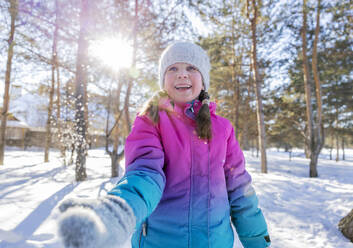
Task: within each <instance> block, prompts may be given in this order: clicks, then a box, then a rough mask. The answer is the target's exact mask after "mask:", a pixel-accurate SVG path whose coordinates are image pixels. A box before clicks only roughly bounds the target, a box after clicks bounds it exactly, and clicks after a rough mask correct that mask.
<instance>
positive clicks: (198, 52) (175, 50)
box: [159, 42, 211, 91]
mask: <svg viewBox="0 0 353 248" xmlns="http://www.w3.org/2000/svg"><path fill="white" fill-rule="evenodd" d="M175 63H187V64H190V65H193V66H195V67H196V68H197V69H198V70H199V72H200V73H201V75H202V79H203V84H204V87H205V90H206V91H207V90H208V89H209V86H210V69H211V65H210V59H209V57H208V55H207V53H206V51H205V50H203V49H202V48H201V47H200V46H198V45H196V44H194V43H191V42H176V43H174V44H172V45H170V46H168V47H167V48H166V49H165V50H164V52H163V53H162V55H161V59H160V61H159V85H160V87H161V89H163V86H164V75H165V72H166V70H167V68H168V67H169V66H171V65H173V64H175Z"/></svg>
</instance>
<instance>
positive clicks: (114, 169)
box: [106, 82, 124, 177]
mask: <svg viewBox="0 0 353 248" xmlns="http://www.w3.org/2000/svg"><path fill="white" fill-rule="evenodd" d="M122 85H123V84H122V83H121V82H120V83H119V86H118V89H117V92H116V94H117V95H116V101H117V104H116V107H115V110H114V116H115V123H114V126H113V127H112V129H111V130H110V131H109V133H107V135H106V136H107V143H108V139H109V137H110V134H111V133H114V136H113V140H114V143H113V151H112V152H110V151H109V150H108V149H109V148H108V147H107V148H106V149H107V151H108V154H109V155H110V158H111V161H112V165H111V177H118V176H119V162H120V160H121V158H122V157H123V155H124V153H123V152H122V153H120V154H118V148H119V136H120V133H119V128H118V126H119V122H120V120H121V117H122V114H123V111H124V110H120V94H121V89H122Z"/></svg>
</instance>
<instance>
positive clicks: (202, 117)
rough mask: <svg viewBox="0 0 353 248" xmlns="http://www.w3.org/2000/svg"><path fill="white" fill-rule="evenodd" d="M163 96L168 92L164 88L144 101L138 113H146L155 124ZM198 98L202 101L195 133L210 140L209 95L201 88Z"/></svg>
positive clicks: (157, 120) (166, 95)
mask: <svg viewBox="0 0 353 248" xmlns="http://www.w3.org/2000/svg"><path fill="white" fill-rule="evenodd" d="M164 97H168V93H167V92H166V91H165V90H160V91H158V92H157V93H156V94H154V95H153V96H152V97H151V98H150V99H149V100H148V101H147V102H146V104H145V105H144V107H143V108H142V110H141V113H140V115H148V116H149V117H150V119H151V120H152V122H153V123H154V124H157V123H158V122H159V111H160V110H161V108H160V104H159V103H160V100H161V99H162V98H164ZM198 99H199V101H201V102H202V106H201V108H200V110H199V112H198V114H197V116H196V133H197V135H198V136H199V137H200V138H201V139H207V140H211V138H212V126H211V116H210V109H209V106H208V104H209V99H210V97H209V95H208V93H207V92H206V91H205V90H201V93H200V95H199V97H198ZM164 110H167V109H164ZM167 111H168V110H167Z"/></svg>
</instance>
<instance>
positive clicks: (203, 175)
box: [109, 101, 270, 248]
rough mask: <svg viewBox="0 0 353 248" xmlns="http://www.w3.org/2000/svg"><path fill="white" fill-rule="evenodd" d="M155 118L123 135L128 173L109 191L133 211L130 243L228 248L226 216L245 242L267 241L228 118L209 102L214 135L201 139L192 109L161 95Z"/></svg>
mask: <svg viewBox="0 0 353 248" xmlns="http://www.w3.org/2000/svg"><path fill="white" fill-rule="evenodd" d="M163 104H164V108H165V109H167V110H162V111H160V112H159V116H160V120H159V122H158V123H157V124H154V123H152V121H151V120H150V119H149V117H147V116H146V115H143V116H141V115H139V116H137V117H136V120H135V122H134V125H133V128H132V131H131V133H130V135H129V136H128V138H127V140H126V145H125V163H126V172H125V175H124V176H123V177H122V179H121V180H120V181H119V182H118V184H117V185H116V187H115V188H114V189H112V190H111V191H110V192H109V194H112V195H117V196H120V197H122V198H124V199H125V200H126V201H127V202H128V203H129V205H130V206H131V207H132V209H133V210H134V213H135V216H136V231H135V233H134V235H133V237H132V241H131V242H132V247H133V248H137V247H144V248H159V247H161V248H162V247H163V248H166V247H168V248H196V247H197V248H198V247H200V248H201V247H202V248H205V247H215V248H220V247H221V248H232V247H233V241H234V234H233V231H232V228H231V222H232V223H233V224H234V227H235V229H236V231H237V233H238V236H239V238H240V241H241V242H242V244H243V246H244V247H245V248H262V247H267V246H269V245H270V240H269V236H268V232H267V225H266V222H265V219H264V217H263V214H262V212H261V210H260V209H259V208H258V199H257V196H256V194H255V192H254V190H253V188H252V187H251V177H250V175H249V173H248V172H247V171H246V170H245V159H244V156H243V152H242V151H241V149H240V147H239V145H238V143H237V141H236V139H235V135H234V130H233V127H232V125H231V123H230V122H229V121H228V120H227V119H225V118H222V117H220V116H218V115H216V114H215V109H216V104H215V103H210V113H211V122H212V135H213V136H212V140H211V141H210V142H207V141H206V140H202V139H200V138H199V137H198V136H197V134H196V131H195V126H196V123H195V120H194V116H193V112H192V111H191V110H194V111H195V113H197V111H198V110H199V108H200V107H201V106H200V102H198V101H196V102H195V103H194V104H193V106H191V104H188V105H187V106H185V108H180V107H178V106H176V105H175V106H172V105H171V103H170V102H169V101H166V102H165V103H163Z"/></svg>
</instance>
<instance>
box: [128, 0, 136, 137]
mask: <svg viewBox="0 0 353 248" xmlns="http://www.w3.org/2000/svg"><path fill="white" fill-rule="evenodd" d="M138 14H139V5H138V0H135V23H134V29H133V34H132V35H133V39H134V43H133V55H132V66H131V67H132V68H133V69H134V70H135V69H136V54H137V31H138V30H137V29H138ZM133 80H134V79H133V78H132V77H131V76H130V77H129V84H128V87H127V91H126V96H125V103H124V114H125V121H126V129H127V130H126V131H127V133H129V132H130V130H131V119H130V111H129V105H130V95H131V89H132V86H133Z"/></svg>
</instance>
